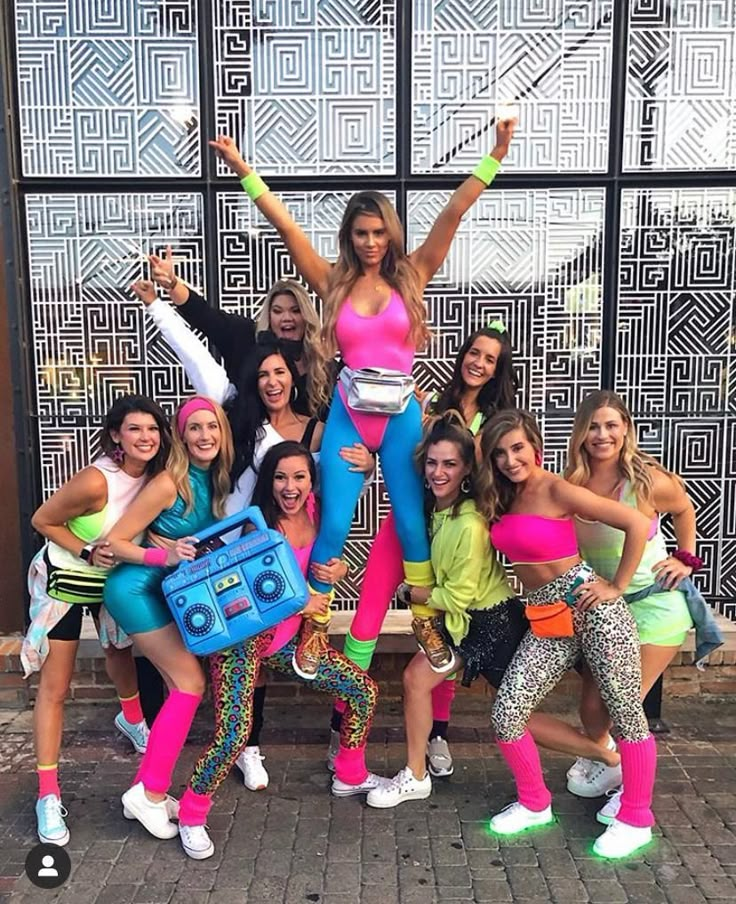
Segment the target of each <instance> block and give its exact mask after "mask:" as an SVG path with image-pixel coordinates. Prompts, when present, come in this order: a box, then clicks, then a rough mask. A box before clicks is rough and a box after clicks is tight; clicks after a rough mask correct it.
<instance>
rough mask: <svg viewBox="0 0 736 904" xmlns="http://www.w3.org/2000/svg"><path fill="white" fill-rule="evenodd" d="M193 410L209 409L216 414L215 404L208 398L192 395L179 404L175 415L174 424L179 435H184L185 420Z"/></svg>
mask: <svg viewBox="0 0 736 904" xmlns="http://www.w3.org/2000/svg"><path fill="white" fill-rule="evenodd" d="M195 411H211V412H212V413H213V414H217V412H216V411H215V406H214V405H213V404H212V402H210V400H209V399H205V398H203V397H202V396H194V397H193V398H191V399H189V401H188V402H185V403H184V404H183V405H182V406H181V408H180V409H179V413H178V414H177V415H176V426H177V429H178V430H179V435H180V436H183V435H184V428H185V427H186V425H187V421H188V420H189V417H190V416H191V415H192V414H194V412H195Z"/></svg>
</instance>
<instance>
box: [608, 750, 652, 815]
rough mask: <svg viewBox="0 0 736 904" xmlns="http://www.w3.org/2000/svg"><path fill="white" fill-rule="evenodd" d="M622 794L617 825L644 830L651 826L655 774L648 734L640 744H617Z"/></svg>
mask: <svg viewBox="0 0 736 904" xmlns="http://www.w3.org/2000/svg"><path fill="white" fill-rule="evenodd" d="M618 751H619V753H620V754H621V772H622V774H623V793H622V794H621V808H620V810H619V811H618V817H617V818H618V820H619V822H625V823H626V825H629V826H636V827H637V828H646V827H648V826H653V825H654V815H653V814H652V792H653V790H654V777H655V774H656V771H657V744H656V742H655V740H654V737H653V736H652V735H649V737H648V738H646V740H644V741H619V742H618Z"/></svg>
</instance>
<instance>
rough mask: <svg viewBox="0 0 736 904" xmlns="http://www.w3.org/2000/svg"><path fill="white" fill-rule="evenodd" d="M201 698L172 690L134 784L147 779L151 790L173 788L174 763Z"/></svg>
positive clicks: (146, 782)
mask: <svg viewBox="0 0 736 904" xmlns="http://www.w3.org/2000/svg"><path fill="white" fill-rule="evenodd" d="M201 700H202V698H201V697H200V696H199V694H187V693H185V692H184V691H178V690H173V691H171V693H170V694H169V696H168V697H167V698H166V701H165V702H164V705H163V706H162V707H161V710H160V712H159V714H158V715H157V716H156V719H155V721H154V723H153V725H152V726H151V734H150V736H149V738H148V745H147V747H146V752H145V753H144V754H143V759H142V760H141V765H140V768H139V769H138V774H137V775H136V777H135V779H134V781H133V784H135V783H136V782H143V787H144V788H145V789H146V790H147V791H154V792H156V793H159V794H165V793H166V792H167V791H168V790H169V787H170V786H171V776H172V774H173V772H174V766H175V765H176V761H177V759H178V758H179V754H180V753H181V749H182V747H183V746H184V742H185V741H186V739H187V735H188V734H189V729H190V728H191V727H192V722H193V721H194V714H195V713H196V712H197V707H198V706H199V704H200V701H201Z"/></svg>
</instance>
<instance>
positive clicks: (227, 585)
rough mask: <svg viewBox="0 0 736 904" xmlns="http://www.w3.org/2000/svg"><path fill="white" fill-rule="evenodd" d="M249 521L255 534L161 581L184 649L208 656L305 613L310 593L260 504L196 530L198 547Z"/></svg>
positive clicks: (210, 553) (183, 564)
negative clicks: (269, 525) (290, 617)
mask: <svg viewBox="0 0 736 904" xmlns="http://www.w3.org/2000/svg"><path fill="white" fill-rule="evenodd" d="M247 522H250V523H251V524H252V525H253V527H254V528H255V530H251V531H250V532H247V533H245V534H244V535H243V536H242V537H240V538H239V539H237V540H233V541H232V542H231V543H228V544H227V545H226V546H221V547H220V548H219V549H214V550H212V551H211V552H208V553H206V554H205V555H203V556H202V557H201V558H199V559H195V560H194V561H193V562H183V563H182V564H181V565H179V567H178V568H177V569H176V571H175V572H173V573H172V574H170V575H169V576H168V577H167V578H165V579H164V582H163V591H164V595H165V597H166V602H167V603H168V604H169V608H170V609H171V614H172V615H173V617H174V621H175V622H176V624H177V626H178V628H179V631H180V632H181V635H182V637H183V638H184V645H185V646H186V648H187V649H188V650H190V651H191V652H192V653H196V654H197V655H198V656H205V655H207V654H208V653H215V652H217V651H218V650H224V649H225V648H226V647H231V646H233V645H234V644H237V643H240V642H241V641H243V640H247V638H249V637H253V636H255V635H256V634H260V633H261V631H265V630H266V629H267V628H272V627H274V626H275V625H278V624H279V623H280V622H282V621H283V620H284V619H285V618H288V617H289V616H290V615H295V614H296V613H297V612H299V611H301V610H302V609H303V608H304V606H305V604H306V602H307V599H308V596H309V593H308V590H307V584H306V581H305V580H304V576H303V575H302V573H301V570H300V569H299V566H298V564H297V561H296V557H295V556H294V553H293V551H292V549H291V547H290V546H289V544H288V543H287V541H286V539H285V537H284V536H283V535H282V534H280V533H279V532H278V531H275V530H270V529H269V528H268V527H267V526H266V522H265V521H264V519H263V515H262V514H261V510H260V509H259V508H257V507H256V506H251V507H250V508H247V509H243V511H242V512H238V513H237V514H236V515H231V516H230V517H229V518H225V519H224V520H222V521H219V522H218V523H217V524H213V525H212V527H208V528H207V529H206V530H201V531H198V532H197V540H198V541H199V545H200V546H201V545H203V544H206V543H207V542H208V541H211V540H212V539H214V538H216V537H219V536H220V535H222V534H225V533H227V532H228V531H231V530H234V529H235V528H238V527H241V526H242V525H244V524H246V523H247Z"/></svg>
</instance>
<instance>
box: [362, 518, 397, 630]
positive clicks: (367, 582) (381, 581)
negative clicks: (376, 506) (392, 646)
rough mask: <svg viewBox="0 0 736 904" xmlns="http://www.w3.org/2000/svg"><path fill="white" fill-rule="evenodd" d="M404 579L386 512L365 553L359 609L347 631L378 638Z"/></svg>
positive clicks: (394, 531) (393, 524) (391, 521)
mask: <svg viewBox="0 0 736 904" xmlns="http://www.w3.org/2000/svg"><path fill="white" fill-rule="evenodd" d="M403 580H404V554H403V552H402V551H401V543H399V537H398V534H397V533H396V523H395V522H394V516H393V513H392V512H389V514H388V516H387V517H386V518H385V519H384V520H383V522H382V523H381V527H380V528H379V531H378V533H377V534H376V539H375V540H374V541H373V544H372V545H371V551H370V553H369V554H368V561H367V563H366V566H365V577H364V578H363V584H362V586H361V588H360V599H359V600H358V608H357V609H356V610H355V615H354V616H353V623H352V624H351V625H350V633H351V634H352V635H353V637H354V638H355V639H356V640H375V639H376V638H377V637H378V635H379V634H380V633H381V626H382V625H383V620H384V618H385V617H386V613H387V612H388V607H389V606H390V605H391V600H392V599H393V597H394V593H396V588H397V587H398V586H399V584H400V583H401V582H402V581H403Z"/></svg>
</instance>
